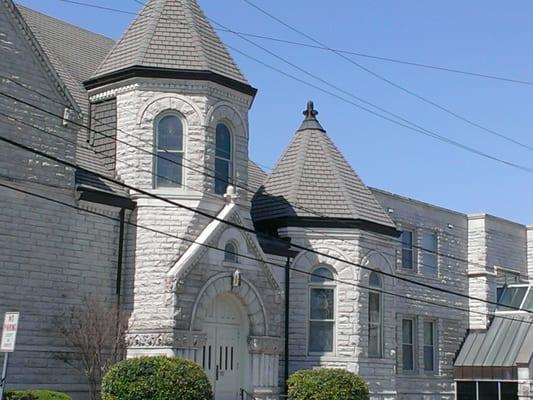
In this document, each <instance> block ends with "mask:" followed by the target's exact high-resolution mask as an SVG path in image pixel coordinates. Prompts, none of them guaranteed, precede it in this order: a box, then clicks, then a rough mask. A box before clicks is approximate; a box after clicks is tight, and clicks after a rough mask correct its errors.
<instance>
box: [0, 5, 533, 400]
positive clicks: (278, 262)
mask: <svg viewBox="0 0 533 400" xmlns="http://www.w3.org/2000/svg"><path fill="white" fill-rule="evenodd" d="M256 95H257V90H256V89H255V88H254V87H253V86H252V85H251V84H250V82H248V81H247V79H246V78H245V76H244V75H243V73H242V72H241V70H240V69H239V67H238V66H237V64H236V63H235V61H234V60H233V58H232V57H231V55H230V53H229V52H228V50H227V49H226V47H225V46H224V44H223V43H222V41H221V40H220V38H219V37H218V35H217V34H216V32H215V30H214V29H213V27H212V26H211V25H210V23H209V20H208V18H206V16H205V15H204V13H203V11H202V10H201V9H200V7H199V5H198V4H197V2H196V0H149V1H147V4H146V5H145V6H144V8H143V9H142V10H141V11H140V13H139V14H138V15H137V16H136V17H135V18H134V20H133V21H132V23H131V25H130V26H129V28H128V29H127V31H126V32H125V33H124V34H123V36H122V37H121V38H120V39H119V40H118V41H116V42H114V41H113V40H111V39H109V38H106V37H103V36H101V35H98V34H96V33H93V32H89V31H86V30H84V29H81V28H79V27H76V26H73V25H71V24H68V23H65V22H63V21H60V20H57V19H55V18H52V17H50V16H47V15H43V14H41V13H39V12H37V11H34V10H32V9H29V8H26V7H23V6H20V5H16V4H15V3H14V2H13V1H12V0H0V140H2V143H1V144H0V239H1V240H0V315H1V316H3V313H4V312H7V311H19V312H20V328H19V336H18V339H17V348H16V352H14V353H13V354H11V356H10V365H9V378H8V379H9V380H8V387H9V388H20V389H27V388H46V389H53V390H58V391H64V392H68V393H70V394H71V395H72V396H73V398H74V399H75V400H82V399H86V398H87V385H86V381H85V379H84V377H83V376H81V375H80V374H79V373H78V372H76V371H75V370H73V369H71V368H69V367H68V366H67V365H65V364H64V363H62V362H61V361H60V360H58V359H57V357H56V356H55V355H56V354H57V353H60V352H65V351H67V352H68V351H70V352H72V351H74V349H72V348H70V347H69V346H68V345H67V344H66V343H65V342H64V340H62V339H61V337H60V335H59V334H58V332H57V330H56V329H55V324H56V323H57V319H58V318H61V317H62V316H63V315H64V313H65V312H66V311H67V310H68V309H69V308H70V307H72V306H73V305H77V304H80V303H81V302H82V301H83V300H84V299H85V298H87V297H91V298H97V299H98V300H99V301H101V302H105V303H106V304H109V305H110V306H111V305H115V304H120V307H122V309H123V311H124V312H125V313H126V314H127V316H128V326H127V331H126V337H125V341H126V344H127V356H128V357H138V356H145V355H168V356H171V357H181V358H186V359H190V360H193V361H195V362H197V363H198V364H199V365H201V366H202V367H203V369H204V370H205V372H206V374H207V375H208V377H209V380H210V381H211V383H212V385H213V390H214V399H215V400H237V399H241V398H242V399H247V400H252V399H257V400H278V399H280V395H282V394H283V393H284V380H285V378H286V375H287V373H289V374H290V373H293V372H295V371H298V370H301V369H310V368H317V367H328V368H343V369H347V370H349V371H352V372H355V373H357V374H359V375H360V376H361V377H362V378H363V379H364V380H365V381H366V382H368V385H369V389H370V392H371V399H375V400H444V399H448V400H451V399H457V400H514V399H516V400H518V399H520V400H525V399H533V360H532V355H533V329H532V328H531V313H533V290H531V285H532V283H533V227H528V226H524V225H520V224H517V223H515V222H512V221H508V220H505V219H502V218H498V217H495V216H491V215H488V214H474V215H466V214H463V213H460V212H456V211H452V210H448V209H444V208H442V207H438V206H435V205H431V204H427V203H424V202H421V201H417V200H414V199H410V198H406V197H403V196H399V195H396V194H393V193H389V192H386V191H383V190H380V189H376V188H372V187H368V186H367V185H365V183H364V182H363V181H362V180H361V178H360V177H359V176H358V175H357V173H356V172H355V171H354V169H353V167H352V166H351V165H350V164H349V163H348V161H347V160H346V159H345V158H344V156H343V155H342V152H341V150H340V149H338V148H337V147H336V146H335V144H334V143H333V141H332V140H331V138H330V136H328V133H327V129H326V128H327V120H326V118H324V119H322V118H321V119H320V120H319V114H318V111H317V109H319V104H317V105H316V107H315V104H313V102H311V101H309V102H308V99H307V98H302V108H305V111H304V113H303V116H301V114H300V113H301V110H294V114H295V123H296V124H300V126H299V128H298V129H297V130H296V132H294V133H293V132H291V129H290V128H288V127H285V128H283V127H281V129H286V131H287V141H289V140H290V141H289V144H288V145H287V147H286V149H285V150H284V151H281V149H280V153H282V154H281V156H280V158H279V160H278V162H277V163H276V165H275V167H274V168H273V170H272V171H271V172H270V173H269V174H267V173H266V172H264V171H263V170H262V169H261V168H260V167H259V166H258V165H257V164H255V163H254V162H253V161H252V160H250V159H249V157H248V154H249V149H248V143H249V135H250V127H249V122H248V112H249V110H250V108H251V107H252V103H253V101H254V98H255V96H256ZM306 103H307V105H306ZM305 105H306V107H303V106H305ZM346 128H347V129H357V127H356V126H347V127H346ZM1 319H3V318H1ZM0 323H1V321H0Z"/></svg>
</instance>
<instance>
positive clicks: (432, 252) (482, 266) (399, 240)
mask: <svg viewBox="0 0 533 400" xmlns="http://www.w3.org/2000/svg"><path fill="white" fill-rule="evenodd" d="M0 78H3V79H7V80H9V81H11V82H13V83H15V84H17V85H18V86H20V87H22V88H24V89H26V90H28V91H31V92H34V93H36V94H39V95H41V96H43V97H45V98H47V99H49V100H51V101H53V102H55V103H57V104H59V105H64V104H63V103H62V102H59V101H57V100H55V99H52V98H51V97H48V96H47V95H45V94H42V93H41V92H38V91H36V90H33V89H32V88H29V87H28V86H27V85H25V84H23V83H21V82H18V81H15V80H13V79H11V78H7V77H4V76H2V75H0ZM0 95H4V96H6V95H5V94H3V93H0ZM8 97H10V98H11V99H14V100H15V101H19V102H22V103H23V104H25V105H27V106H30V107H33V108H36V109H38V110H40V111H42V112H45V113H48V114H49V115H52V116H54V117H56V118H60V119H62V118H63V117H62V116H60V115H57V114H54V113H52V112H50V111H47V110H45V109H42V108H40V107H38V106H34V105H32V104H30V103H28V102H24V101H22V100H20V99H18V100H17V99H16V98H15V97H12V96H8ZM8 117H9V116H8ZM95 120H96V121H99V120H98V119H95ZM100 122H101V123H102V124H105V125H107V126H110V127H111V125H110V124H109V123H105V122H103V121H100ZM21 123H23V124H24V122H21ZM75 124H76V125H78V126H80V127H82V128H85V129H88V130H89V131H93V132H96V133H98V132H97V131H95V130H94V129H91V128H90V127H88V126H86V125H83V124H79V123H75ZM26 125H27V124H26ZM32 127H33V126H32ZM33 128H35V129H39V128H36V127H33ZM118 130H119V131H120V132H122V133H124V134H125V135H127V136H133V137H135V138H137V137H136V136H134V135H132V134H130V133H128V132H126V131H124V130H122V129H118ZM43 132H44V133H48V132H46V131H43ZM99 134H101V135H103V136H104V137H106V138H113V137H112V136H110V135H106V134H105V133H103V132H100V133H99ZM113 139H115V138H113ZM137 139H138V140H140V141H141V142H143V143H145V144H148V145H150V146H151V143H149V142H148V141H143V140H141V139H139V138H137ZM119 142H120V143H123V144H125V145H127V146H130V147H133V148H136V149H139V150H142V151H144V152H146V153H148V154H150V155H152V156H155V157H158V158H159V157H162V156H160V155H158V154H155V153H152V152H149V151H147V150H145V149H142V148H138V147H135V146H133V145H131V144H130V143H128V142H126V141H121V140H119ZM163 159H165V160H167V159H166V158H164V157H163ZM184 160H187V159H186V158H185V157H184ZM168 161H169V162H171V163H173V164H175V165H178V166H180V167H184V168H187V169H190V170H192V171H194V172H196V173H199V174H202V175H204V176H208V177H214V176H213V175H209V174H206V173H205V172H202V171H199V170H197V169H194V168H192V167H190V166H188V165H185V164H183V163H179V162H176V161H174V160H168ZM121 162H122V161H121ZM123 163H124V162H123ZM195 164H197V165H199V164H198V163H195ZM125 165H129V164H127V163H125ZM201 167H203V166H201ZM206 169H208V170H211V169H210V168H207V167H206ZM150 173H151V175H154V176H155V174H154V173H152V172H151V171H150ZM215 178H216V177H215ZM171 181H173V182H175V183H179V182H177V181H175V180H171ZM226 183H228V184H231V182H229V181H226ZM183 186H184V187H188V188H190V189H192V190H196V189H195V188H192V187H190V186H187V185H185V184H183ZM235 186H236V187H238V188H240V189H243V190H245V191H246V192H248V193H251V194H252V195H254V194H255V191H252V190H250V189H249V188H248V187H247V186H240V185H238V184H237V185H235ZM264 193H265V194H269V193H268V192H266V191H264ZM212 197H214V198H215V197H216V196H212ZM291 206H292V207H294V208H298V209H301V210H303V211H306V212H309V213H312V214H314V215H316V216H318V217H326V216H325V215H323V214H320V213H318V212H316V211H314V210H312V209H310V208H308V207H303V206H301V205H299V204H296V203H291ZM336 220H338V221H339V223H341V224H343V225H346V226H347V227H348V228H351V227H350V226H348V225H347V224H346V222H345V221H342V220H341V219H338V218H336ZM311 231H312V232H316V231H313V230H311ZM320 234H321V235H323V236H327V237H331V238H332V239H335V240H341V241H344V239H338V238H337V237H335V236H331V235H325V234H324V233H323V232H320ZM391 240H395V241H397V242H398V243H400V244H403V243H402V241H401V239H395V238H391ZM361 247H362V248H365V247H364V246H361ZM412 247H413V248H414V249H418V250H423V251H425V252H428V253H431V254H435V255H437V256H441V257H445V258H448V259H451V260H454V261H456V262H464V263H466V264H467V265H475V266H480V267H481V268H484V269H486V268H487V267H486V266H485V265H483V264H480V263H476V262H473V261H470V260H467V259H462V258H460V257H455V256H452V255H448V254H443V253H439V252H436V251H432V250H428V249H426V248H424V247H423V246H418V245H415V244H413V245H412ZM366 249H368V250H373V249H372V248H368V247H366ZM384 254H387V255H389V256H391V257H396V255H395V254H391V253H388V252H384ZM418 264H419V265H421V266H426V265H425V264H423V263H421V262H419V263H418Z"/></svg>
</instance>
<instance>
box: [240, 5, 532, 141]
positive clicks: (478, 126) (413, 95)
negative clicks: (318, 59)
mask: <svg viewBox="0 0 533 400" xmlns="http://www.w3.org/2000/svg"><path fill="white" fill-rule="evenodd" d="M243 1H244V2H245V3H246V4H248V5H249V6H251V7H253V8H255V9H256V10H258V11H260V12H261V13H263V14H264V15H266V16H268V17H269V18H271V19H273V20H274V21H276V22H278V23H279V24H281V25H283V26H285V27H286V28H288V29H290V30H292V31H293V32H296V33H298V34H299V35H301V36H303V37H305V38H307V39H308V40H311V41H312V42H313V43H316V44H318V45H320V46H323V47H325V48H326V49H327V50H329V51H330V52H332V53H334V54H336V55H338V56H339V57H341V58H342V59H344V60H346V61H348V62H349V63H350V64H353V65H355V66H356V67H358V68H359V69H361V70H363V71H364V72H366V73H368V74H370V75H372V76H373V77H375V78H376V79H379V80H381V81H383V82H385V83H387V84H388V85H390V86H392V87H394V88H396V89H399V90H401V91H402V92H404V93H407V94H408V95H410V96H412V97H415V98H417V99H419V100H421V101H423V102H424V103H426V104H429V105H431V106H433V107H435V108H437V109H439V110H441V111H443V112H445V113H447V114H449V115H451V116H453V117H454V118H457V119H459V120H461V121H463V122H465V123H467V124H469V125H471V126H473V127H475V128H478V129H480V130H482V131H484V132H486V133H489V134H491V135H493V136H497V137H499V138H500V139H503V140H506V141H508V142H510V143H513V144H515V145H518V146H520V147H522V148H525V149H527V150H530V151H533V146H530V145H528V144H525V143H522V142H520V141H518V140H516V139H514V138H511V137H509V136H507V135H504V134H502V133H500V132H498V131H496V130H494V129H491V128H487V127H486V126H483V125H481V124H480V123H478V122H475V121H472V120H471V119H469V118H467V117H465V116H463V115H461V114H459V113H457V112H455V111H453V110H451V109H450V108H448V107H445V106H442V105H440V104H438V103H436V102H435V101H433V100H431V99H428V98H427V97H425V96H422V95H420V94H418V93H416V92H414V91H413V90H411V89H408V88H406V87H405V86H402V85H400V84H398V83H396V82H394V81H392V80H390V79H388V78H386V77H384V76H383V75H381V74H379V73H377V72H375V71H373V70H372V69H370V68H368V67H366V66H364V65H363V64H361V63H359V62H357V61H355V60H353V59H352V58H350V57H347V56H346V55H345V54H343V53H341V52H338V51H336V50H335V49H333V48H331V47H329V46H327V45H326V44H324V43H323V42H321V41H319V40H318V39H316V38H314V37H312V36H311V35H309V34H307V33H305V32H303V31H301V30H300V29H297V28H295V27H294V26H292V25H290V24H288V23H286V22H285V21H283V20H282V19H280V18H278V17H276V16H275V15H273V14H272V13H270V12H268V11H266V10H265V9H264V8H262V7H260V6H258V5H257V4H255V3H253V2H252V1H250V0H243Z"/></svg>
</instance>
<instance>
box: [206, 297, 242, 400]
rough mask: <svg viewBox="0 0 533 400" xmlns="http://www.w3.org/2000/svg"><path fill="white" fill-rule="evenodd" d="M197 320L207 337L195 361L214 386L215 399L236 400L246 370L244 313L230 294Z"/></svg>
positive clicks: (218, 299) (214, 301)
mask: <svg viewBox="0 0 533 400" xmlns="http://www.w3.org/2000/svg"><path fill="white" fill-rule="evenodd" d="M197 317H198V321H199V325H200V327H201V330H202V331H203V332H205V333H206V334H207V343H206V345H205V346H203V348H202V349H200V354H199V356H200V357H199V358H200V359H199V360H198V361H199V363H200V365H202V367H203V368H204V370H205V372H206V373H207V376H208V377H209V380H210V382H211V385H212V386H213V392H214V394H215V400H237V399H238V398H239V392H240V388H241V387H243V385H244V384H245V382H246V375H247V370H248V369H249V366H248V363H249V361H248V359H249V355H248V346H247V337H248V333H249V323H248V318H247V314H246V312H245V310H244V309H243V306H242V305H241V303H240V302H239V300H238V299H237V298H236V297H235V296H234V295H233V294H231V293H222V294H219V295H218V296H217V297H216V298H215V299H214V300H212V301H211V303H210V304H209V305H208V306H207V307H205V308H204V309H203V310H202V312H201V313H200V314H199V315H198V316H197Z"/></svg>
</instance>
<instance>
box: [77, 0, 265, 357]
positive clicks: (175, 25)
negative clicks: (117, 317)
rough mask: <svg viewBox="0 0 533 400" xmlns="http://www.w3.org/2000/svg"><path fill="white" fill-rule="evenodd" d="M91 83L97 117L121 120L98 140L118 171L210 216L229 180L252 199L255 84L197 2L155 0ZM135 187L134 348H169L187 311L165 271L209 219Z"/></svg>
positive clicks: (242, 198)
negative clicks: (183, 310)
mask: <svg viewBox="0 0 533 400" xmlns="http://www.w3.org/2000/svg"><path fill="white" fill-rule="evenodd" d="M85 86H86V88H87V89H88V91H89V96H90V101H91V113H92V116H93V119H94V120H96V119H97V120H98V121H100V120H102V119H105V120H106V121H109V122H110V124H111V125H113V126H114V127H115V129H112V130H109V129H107V132H106V134H105V135H104V134H103V133H102V135H100V137H98V138H97V140H96V142H97V143H98V144H99V146H100V147H101V148H102V149H103V150H102V151H105V152H107V153H108V154H110V155H111V156H113V157H114V163H111V164H112V165H110V166H109V167H110V168H112V171H113V172H114V173H115V175H116V176H117V178H119V179H121V180H122V181H123V182H125V183H126V184H128V185H131V186H135V187H138V188H142V189H143V190H145V191H150V192H152V193H154V194H157V195H159V196H162V197H165V198H167V199H172V200H173V201H175V202H178V203H180V204H184V205H187V206H188V207H192V208H195V209H198V210H202V211H204V212H208V213H210V214H212V215H216V214H217V213H218V212H219V211H220V210H221V209H222V208H223V207H224V205H225V204H226V203H225V202H226V199H225V197H224V194H225V193H226V189H227V186H229V185H232V186H235V187H237V196H235V197H236V198H237V202H240V204H248V201H249V200H250V195H249V194H248V193H246V192H245V191H244V190H241V189H239V187H246V186H247V180H248V110H249V107H250V106H251V104H252V101H253V99H254V96H255V94H256V89H254V88H253V87H252V86H250V84H249V83H248V82H247V80H246V78H245V77H244V76H243V74H242V73H241V72H240V70H239V68H238V67H237V65H236V64H235V62H234V61H233V59H232V58H231V56H230V54H229V52H228V51H227V49H226V48H225V47H224V45H223V44H222V41H221V40H220V38H219V37H218V36H217V34H216V33H215V31H214V29H213V28H212V26H211V25H210V24H209V22H208V19H207V18H206V16H205V15H204V14H203V12H202V10H201V9H200V8H199V6H198V4H197V2H196V1H195V0H150V1H148V3H147V4H146V6H145V7H144V8H143V9H142V10H141V11H140V13H139V15H138V16H137V17H136V19H135V20H134V21H133V22H132V24H131V25H130V26H129V28H128V29H127V31H126V32H125V33H124V35H123V36H122V37H121V38H120V39H119V40H118V41H117V43H116V45H115V46H114V48H113V49H112V50H111V51H110V53H109V54H108V56H107V57H106V58H105V60H104V61H103V62H102V64H101V65H100V66H99V68H98V69H97V71H96V72H95V74H94V76H93V77H92V78H91V79H90V80H88V81H86V82H85ZM93 127H95V129H96V130H98V129H99V128H98V127H99V125H98V123H94V121H93ZM102 129H103V128H102ZM97 136H98V134H97ZM130 195H131V196H132V198H133V199H134V200H135V201H136V203H137V208H136V210H135V212H134V213H133V214H132V216H131V218H130V220H131V221H132V222H134V223H135V224H138V226H137V227H136V228H130V229H129V233H128V235H129V243H130V244H131V246H130V248H129V249H130V252H129V253H128V265H127V271H128V273H129V278H126V282H125V287H126V288H128V289H127V291H128V293H126V294H125V296H126V303H127V304H130V305H131V312H132V314H131V318H130V324H129V338H130V342H131V343H130V347H131V348H133V350H131V351H133V353H135V354H151V353H153V352H154V351H155V352H156V353H158V354H161V353H162V352H163V353H165V354H167V353H168V354H169V355H171V354H172V347H173V346H172V341H173V339H172V335H173V332H174V331H175V329H176V325H179V324H180V321H182V320H183V321H185V320H186V319H187V318H188V317H189V316H188V315H183V314H182V313H181V311H180V307H179V306H176V305H175V304H172V301H173V300H172V299H173V297H172V295H171V293H170V292H171V291H172V289H171V288H170V287H169V286H171V284H169V283H168V282H167V281H166V275H165V274H166V273H167V271H168V270H169V269H170V267H171V266H172V265H173V264H174V263H175V262H176V260H177V259H179V258H180V257H181V256H182V255H183V253H184V252H185V250H186V249H187V248H188V247H189V246H190V245H191V241H194V240H196V239H197V237H198V235H199V234H200V233H201V232H202V231H203V230H204V229H205V227H206V226H207V225H208V224H209V222H211V220H210V219H209V218H206V217H202V216H199V215H198V214H197V213H195V212H192V211H189V210H186V209H183V208H179V207H176V206H172V205H170V204H168V203H165V202H163V201H161V200H157V199H154V198H151V197H149V196H144V195H141V194H139V193H135V192H132V193H130ZM141 226H142V227H143V228H141ZM145 228H153V229H154V230H156V231H157V232H154V231H150V230H149V229H148V230H147V229H145ZM159 232H162V233H159ZM150 343H152V344H153V343H159V344H160V346H150V345H149V344H150ZM155 347H157V349H156V350H154V348H155ZM133 353H132V354H133ZM135 354H134V355H135Z"/></svg>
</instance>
